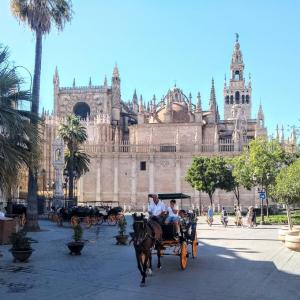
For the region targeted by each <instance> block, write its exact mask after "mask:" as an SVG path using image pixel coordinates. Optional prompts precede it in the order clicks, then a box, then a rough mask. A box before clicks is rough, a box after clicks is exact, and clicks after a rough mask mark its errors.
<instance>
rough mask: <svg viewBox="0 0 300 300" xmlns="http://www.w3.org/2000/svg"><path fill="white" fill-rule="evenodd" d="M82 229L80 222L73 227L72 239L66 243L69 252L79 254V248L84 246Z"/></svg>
mask: <svg viewBox="0 0 300 300" xmlns="http://www.w3.org/2000/svg"><path fill="white" fill-rule="evenodd" d="M82 235H83V231H82V228H81V226H80V224H77V225H75V226H74V227H73V241H72V242H69V243H68V244H67V246H68V248H69V250H70V254H71V255H72V254H75V255H81V250H82V248H83V246H84V241H82Z"/></svg>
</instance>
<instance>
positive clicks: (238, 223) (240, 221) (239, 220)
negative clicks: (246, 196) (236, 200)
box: [234, 206, 243, 226]
mask: <svg viewBox="0 0 300 300" xmlns="http://www.w3.org/2000/svg"><path fill="white" fill-rule="evenodd" d="M234 223H235V225H236V226H243V218H242V213H241V210H240V207H239V206H237V207H235V222H234Z"/></svg>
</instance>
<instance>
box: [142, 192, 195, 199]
mask: <svg viewBox="0 0 300 300" xmlns="http://www.w3.org/2000/svg"><path fill="white" fill-rule="evenodd" d="M153 195H157V196H158V198H159V199H160V200H171V199H190V198H191V196H189V195H186V194H182V193H170V194H149V195H148V197H149V198H153Z"/></svg>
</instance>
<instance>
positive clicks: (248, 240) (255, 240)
mask: <svg viewBox="0 0 300 300" xmlns="http://www.w3.org/2000/svg"><path fill="white" fill-rule="evenodd" d="M128 219H130V217H129V216H128ZM40 225H41V228H42V231H41V232H38V233H31V234H30V236H31V237H32V238H33V239H36V240H37V241H38V243H34V244H33V248H34V249H35V252H34V253H33V255H32V257H31V258H30V260H29V262H28V263H13V262H12V256H11V254H10V253H9V251H8V249H9V248H10V246H8V245H7V246H0V250H1V251H2V253H3V257H1V258H0V299H5V300H8V299H22V300H24V299H55V300H58V299H68V298H70V299H71V298H72V299H109V300H113V299H122V300H125V299H143V300H146V299H248V300H249V299H257V300H258V299H280V300H282V299H284V300H288V299H300V253H295V252H291V251H289V250H287V249H286V248H285V247H284V245H283V244H282V243H281V242H279V241H277V239H276V238H277V229H278V226H264V227H263V228H260V227H257V228H255V229H248V228H236V227H234V226H229V227H227V228H224V227H223V226H221V225H220V224H216V225H213V226H212V227H211V228H210V227H209V226H208V225H207V224H205V222H204V219H202V218H200V224H199V226H198V237H199V248H198V258H197V259H192V258H190V259H189V262H188V267H187V269H186V270H185V271H181V270H180V265H179V258H178V257H173V256H166V257H163V259H162V269H161V270H157V269H156V268H154V274H153V276H152V277H149V278H147V285H146V287H140V286H139V282H140V275H139V273H138V270H137V268H136V261H135V258H134V250H133V247H132V246H116V245H115V241H114V238H113V236H114V235H115V234H116V233H117V228H116V227H113V226H106V225H101V226H100V227H98V228H96V227H93V228H91V229H87V230H85V231H84V238H85V239H87V240H88V241H87V243H86V246H85V248H84V250H83V253H82V255H81V256H76V257H75V256H70V255H69V254H68V250H67V247H66V245H65V244H66V243H67V242H68V241H69V240H70V239H71V235H72V230H71V228H70V227H68V226H65V227H63V228H59V227H57V226H56V225H55V224H53V223H51V222H49V221H46V220H42V221H40ZM129 231H130V229H129ZM154 263H156V258H154Z"/></svg>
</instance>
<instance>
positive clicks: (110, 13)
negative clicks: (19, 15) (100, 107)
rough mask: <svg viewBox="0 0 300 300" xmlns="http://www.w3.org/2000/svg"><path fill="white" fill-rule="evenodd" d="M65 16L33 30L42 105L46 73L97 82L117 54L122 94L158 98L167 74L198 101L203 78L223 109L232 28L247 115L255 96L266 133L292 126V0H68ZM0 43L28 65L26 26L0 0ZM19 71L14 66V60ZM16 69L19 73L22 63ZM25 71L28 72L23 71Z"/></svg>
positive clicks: (295, 32)
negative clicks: (44, 29)
mask: <svg viewBox="0 0 300 300" xmlns="http://www.w3.org/2000/svg"><path fill="white" fill-rule="evenodd" d="M73 10H74V16H73V20H72V22H71V24H68V25H67V26H66V27H65V30H64V31H63V32H60V33H58V32H57V30H56V29H53V31H52V32H51V33H50V35H48V36H46V37H45V38H44V40H43V61H42V79H41V101H42V106H44V107H46V108H47V109H52V105H53V84H52V77H53V73H54V69H55V66H57V67H58V71H59V75H60V83H61V86H70V85H72V81H73V78H74V77H75V78H76V84H77V85H87V84H88V81H89V77H90V76H91V77H92V83H93V84H97V85H99V84H102V82H103V79H104V76H105V74H107V77H108V79H109V80H110V77H111V74H112V70H113V67H114V64H115V63H116V62H117V63H118V66H119V70H120V76H121V84H122V90H121V92H122V98H123V100H128V99H131V98H132V94H133V91H134V89H135V88H136V89H137V93H138V94H142V95H143V98H144V100H150V99H151V98H152V96H153V94H155V95H156V97H157V98H158V99H160V98H161V96H162V95H163V94H165V93H166V92H167V90H168V89H169V88H170V87H172V86H173V85H174V81H176V83H177V86H179V87H180V88H181V89H182V90H183V91H184V93H185V94H188V93H189V92H191V93H192V96H193V101H194V102H195V101H196V93H197V92H198V91H200V92H201V96H202V105H203V109H207V107H208V100H209V92H210V86H211V78H212V77H214V79H215V87H216V94H217V102H218V105H219V109H220V113H221V116H223V95H222V93H223V82H224V74H225V73H226V74H227V78H228V77H229V66H230V59H231V53H232V49H233V45H234V40H235V35H234V34H235V32H238V33H239V34H240V44H241V49H242V52H243V56H244V62H245V66H246V69H245V74H248V73H251V75H252V87H253V112H252V114H253V117H255V116H256V112H257V109H258V106H259V102H260V99H261V102H262V105H263V109H264V112H265V118H266V124H267V126H268V130H269V134H271V133H274V130H275V127H276V124H277V123H278V124H280V126H281V124H283V125H284V126H285V127H287V125H293V124H296V125H297V126H300V122H299V118H300V116H299V113H300V104H299V103H300V98H299V91H298V86H299V79H300V78H299V70H300V56H299V46H300V34H299V31H300V25H299V24H300V23H299V16H300V1H296V0H294V1H292V0H286V1H281V0H277V1H276V0H264V1H260V0H252V1H241V0H240V1H235V0H210V1H203V0H202V1H200V0H199V1H196V0H195V1H192V0H185V1H179V0H151V1H150V0H123V1H122V0H114V1H105V0H89V1H83V0H73ZM0 43H2V44H4V45H7V46H9V47H10V51H11V58H12V59H13V60H14V61H15V63H16V64H17V65H24V66H25V67H27V68H29V69H30V70H33V63H34V45H35V38H34V35H33V34H32V33H31V32H30V31H29V30H28V28H27V27H24V26H22V25H20V24H19V23H18V22H17V21H16V20H15V19H14V18H13V17H12V15H11V14H10V11H9V1H8V0H1V1H0ZM20 72H21V69H20ZM22 75H24V76H25V77H26V76H27V74H26V73H25V72H24V73H22ZM27 77H28V76H27Z"/></svg>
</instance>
